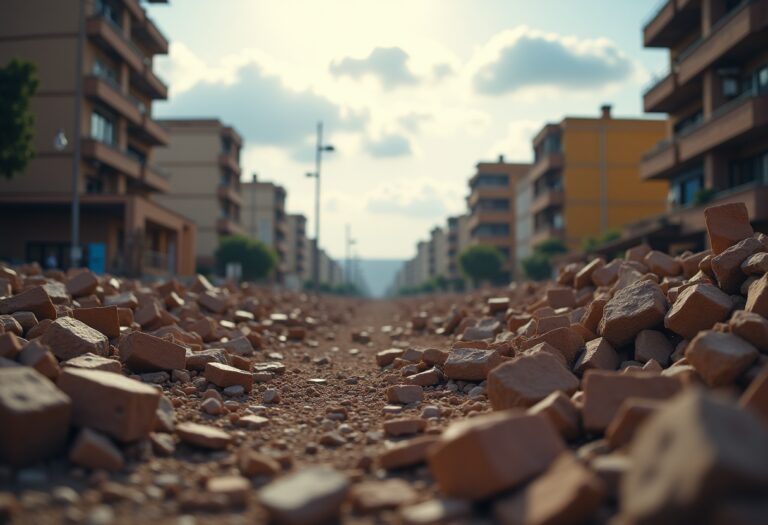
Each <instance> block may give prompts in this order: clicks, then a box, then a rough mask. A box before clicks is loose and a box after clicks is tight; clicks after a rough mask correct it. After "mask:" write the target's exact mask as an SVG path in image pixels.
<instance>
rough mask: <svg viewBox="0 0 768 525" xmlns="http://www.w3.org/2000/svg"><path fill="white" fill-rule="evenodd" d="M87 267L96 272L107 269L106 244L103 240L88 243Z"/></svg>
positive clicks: (99, 272)
mask: <svg viewBox="0 0 768 525" xmlns="http://www.w3.org/2000/svg"><path fill="white" fill-rule="evenodd" d="M88 269H89V270H91V271H92V272H93V273H98V274H101V273H105V272H106V271H107V245H106V244H104V243H103V242H92V243H90V244H89V245H88Z"/></svg>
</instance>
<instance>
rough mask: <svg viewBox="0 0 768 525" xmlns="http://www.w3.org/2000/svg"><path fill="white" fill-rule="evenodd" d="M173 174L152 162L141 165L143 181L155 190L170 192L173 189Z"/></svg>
mask: <svg viewBox="0 0 768 525" xmlns="http://www.w3.org/2000/svg"><path fill="white" fill-rule="evenodd" d="M170 179H171V175H170V173H168V172H167V171H164V170H162V169H161V168H159V167H157V166H153V165H151V164H147V163H145V164H143V165H142V167H141V182H142V183H144V184H145V185H146V186H148V187H150V188H152V189H153V190H155V191H159V192H162V193H168V192H169V191H171V183H170Z"/></svg>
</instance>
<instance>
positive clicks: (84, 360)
mask: <svg viewBox="0 0 768 525" xmlns="http://www.w3.org/2000/svg"><path fill="white" fill-rule="evenodd" d="M61 364H62V366H71V367H74V368H84V369H86V370H102V371H104V372H112V373H115V374H119V373H121V372H122V371H123V367H122V366H121V365H120V361H117V360H115V359H110V358H107V357H102V356H99V355H96V354H83V355H79V356H77V357H73V358H72V359H68V360H66V361H64V362H62V363H61Z"/></svg>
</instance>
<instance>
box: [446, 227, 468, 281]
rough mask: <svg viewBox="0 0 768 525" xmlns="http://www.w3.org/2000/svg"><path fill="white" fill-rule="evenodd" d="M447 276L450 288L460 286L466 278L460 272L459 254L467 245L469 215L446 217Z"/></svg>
mask: <svg viewBox="0 0 768 525" xmlns="http://www.w3.org/2000/svg"><path fill="white" fill-rule="evenodd" d="M446 237H447V244H448V247H447V248H448V254H447V256H448V274H447V275H446V277H448V280H449V282H450V283H451V288H453V289H457V288H461V287H462V286H463V285H462V284H460V283H465V281H466V278H465V277H464V275H463V274H462V272H461V265H460V264H459V256H460V255H461V252H463V251H464V250H465V249H466V248H467V247H468V246H469V240H470V239H469V215H467V214H464V215H457V216H455V217H448V233H447V235H446Z"/></svg>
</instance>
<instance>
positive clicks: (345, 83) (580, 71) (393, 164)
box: [148, 0, 666, 258]
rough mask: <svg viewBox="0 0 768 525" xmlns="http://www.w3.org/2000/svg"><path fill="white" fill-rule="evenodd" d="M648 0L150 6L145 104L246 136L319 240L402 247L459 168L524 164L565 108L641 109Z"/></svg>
mask: <svg viewBox="0 0 768 525" xmlns="http://www.w3.org/2000/svg"><path fill="white" fill-rule="evenodd" d="M656 4H657V1H656V0H621V1H616V0H578V1H576V0H559V1H555V0H538V1H536V2H530V1H522V0H387V1H381V0H322V1H316V0H279V1H277V0H218V1H215V2H214V1H212V0H171V2H170V3H169V4H168V5H162V4H160V5H150V6H149V7H148V10H149V13H150V15H151V16H152V18H153V19H154V20H155V21H156V23H157V25H158V26H159V27H160V29H161V30H162V31H163V33H164V34H165V35H166V37H167V38H168V39H169V41H170V43H171V44H170V52H169V54H168V56H164V57H158V58H157V59H156V60H157V62H156V69H157V71H158V72H159V73H160V76H161V77H162V78H164V79H165V81H166V82H168V84H169V86H170V95H169V100H168V101H167V102H159V103H157V104H156V105H155V109H154V111H155V115H157V116H158V117H171V116H173V117H218V118H220V119H221V120H222V121H223V122H224V123H225V124H227V125H231V126H234V127H235V128H236V129H237V130H238V131H239V132H240V134H241V135H242V136H243V137H244V140H245V146H244V150H243V153H242V156H241V165H242V167H243V178H244V179H250V178H251V175H252V174H253V173H257V174H258V177H259V179H261V180H270V181H274V182H276V183H278V184H282V185H283V186H285V188H286V189H287V191H288V199H287V208H288V211H289V212H290V213H303V214H305V215H306V216H307V218H308V219H309V224H308V231H309V232H314V181H313V180H312V179H309V178H307V177H306V173H307V172H311V171H313V170H314V149H315V140H316V135H315V133H316V126H317V122H318V121H320V120H322V121H323V123H324V132H325V139H326V143H329V144H332V145H333V146H334V147H335V148H336V151H335V152H333V153H328V154H325V155H324V157H323V165H322V172H321V173H322V175H321V183H322V186H321V191H322V193H321V195H322V205H321V215H322V216H321V234H320V239H321V245H323V246H324V247H325V248H326V250H327V251H328V252H329V253H330V254H331V256H333V257H336V258H342V257H343V256H344V253H345V233H344V232H345V225H346V224H349V225H350V227H351V231H352V236H353V238H354V239H355V241H356V244H355V247H354V251H355V252H356V255H357V256H358V257H361V258H408V257H411V256H413V254H414V252H415V244H416V242H417V241H419V240H421V239H426V238H427V236H428V232H429V230H430V229H431V228H432V227H434V226H444V225H445V221H446V218H447V217H448V216H449V215H455V214H460V213H463V212H465V210H466V200H465V198H466V196H467V193H468V189H467V179H468V178H469V177H470V176H471V175H472V174H473V170H474V166H475V164H476V163H477V162H480V161H483V160H494V159H496V158H498V156H499V155H504V157H505V158H506V159H507V160H509V161H523V162H524V161H528V162H529V161H530V160H531V158H532V152H531V145H530V141H531V138H532V137H533V136H534V135H535V134H536V132H537V131H538V130H539V129H540V128H541V127H542V126H543V125H544V124H545V123H547V122H556V121H559V120H560V119H562V118H563V117H564V116H566V115H568V116H597V114H598V112H599V106H600V105H601V104H604V103H608V104H612V105H613V113H614V115H617V116H639V115H642V106H641V102H642V100H641V93H642V90H643V87H644V86H645V85H646V84H647V83H648V82H649V80H650V79H651V78H652V77H653V76H654V74H656V73H657V72H658V71H660V70H661V69H662V67H663V65H664V63H665V60H666V59H665V55H664V52H663V51H659V50H650V49H643V47H642V30H641V28H642V25H643V23H644V22H645V20H646V19H647V17H648V16H649V15H650V14H651V12H652V11H653V9H654V6H655V5H656Z"/></svg>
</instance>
